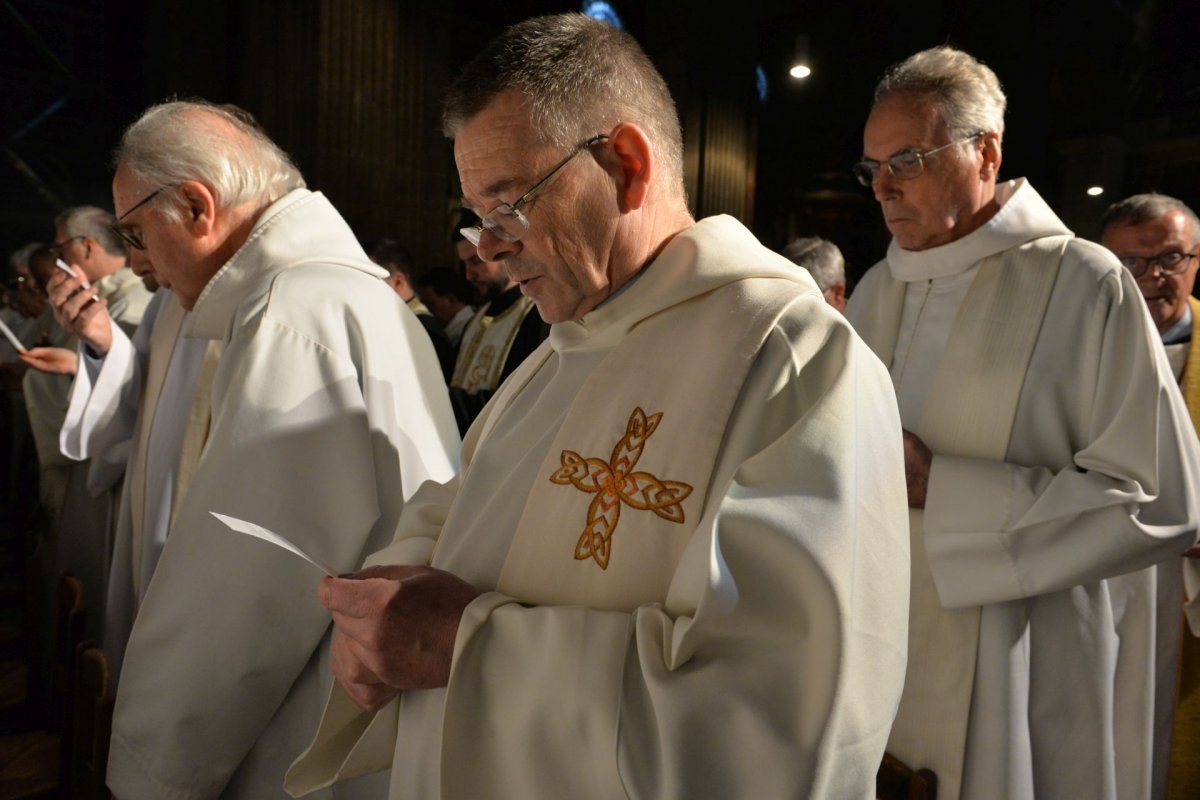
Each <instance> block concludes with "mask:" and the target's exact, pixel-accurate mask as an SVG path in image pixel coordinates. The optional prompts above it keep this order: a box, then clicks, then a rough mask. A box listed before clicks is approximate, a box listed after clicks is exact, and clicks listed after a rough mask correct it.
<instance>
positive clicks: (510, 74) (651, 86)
mask: <svg viewBox="0 0 1200 800" xmlns="http://www.w3.org/2000/svg"><path fill="white" fill-rule="evenodd" d="M509 90H516V91H520V92H522V93H523V94H525V96H526V97H528V98H529V102H530V117H531V121H532V123H533V126H534V128H535V129H536V130H537V132H538V135H539V136H540V137H541V139H542V141H543V142H546V143H549V144H554V145H557V146H559V147H561V148H563V149H564V150H569V149H570V148H573V147H575V146H576V145H578V144H579V143H580V142H582V141H584V140H586V139H588V138H590V137H592V136H594V135H596V134H598V133H607V132H608V131H609V130H611V129H612V128H613V127H615V126H616V125H617V123H619V122H632V123H635V124H637V125H639V126H640V127H642V128H643V129H644V130H645V131H646V135H647V136H648V137H649V139H650V142H651V145H652V146H653V147H654V151H655V154H656V155H657V156H659V157H660V159H661V161H662V166H663V173H664V176H665V179H666V181H667V184H668V185H669V186H670V188H671V189H673V190H676V191H678V192H679V194H680V196H682V194H683V134H682V133H681V130H680V127H679V114H678V112H677V111H676V109H675V101H674V100H673V99H672V98H671V92H670V90H669V89H668V88H667V84H666V82H665V81H664V80H663V78H662V75H660V74H659V72H658V70H657V69H656V68H655V67H654V64H653V63H651V61H650V59H649V57H647V55H646V53H645V52H644V51H643V50H642V48H641V46H640V45H638V43H637V41H636V40H635V39H634V38H633V37H632V36H630V35H629V34H628V33H625V32H624V31H621V30H617V29H616V28H613V27H611V26H609V25H606V24H604V23H603V22H597V21H596V20H594V19H589V18H588V17H585V16H583V15H582V14H558V15H554V16H546V17H534V18H533V19H527V20H525V21H524V22H520V23H518V24H516V25H513V26H512V27H510V28H508V29H507V30H506V31H504V32H503V33H502V34H500V35H499V36H498V37H496V38H495V39H493V40H492V42H491V43H490V44H489V45H488V46H487V47H486V48H484V50H483V51H482V52H480V53H479V54H478V55H477V56H475V58H473V59H472V60H471V61H470V62H469V63H468V64H467V65H466V66H465V67H463V69H462V71H461V72H460V73H459V74H458V77H457V78H455V79H454V82H453V83H452V84H451V85H450V89H449V91H448V93H447V95H446V100H445V102H444V105H443V113H442V130H443V131H444V132H445V134H446V136H448V137H450V138H451V139H453V138H454V137H455V136H456V135H457V134H458V131H459V129H460V128H461V127H462V126H463V125H465V124H466V123H467V122H469V121H470V120H471V119H472V118H473V117H474V116H475V115H476V114H478V113H479V112H481V111H483V110H484V108H486V107H487V106H488V105H489V104H490V103H491V102H492V101H493V100H495V99H496V97H497V96H499V95H500V94H502V93H504V92H506V91H509Z"/></svg>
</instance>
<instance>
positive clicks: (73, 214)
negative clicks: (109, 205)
mask: <svg viewBox="0 0 1200 800" xmlns="http://www.w3.org/2000/svg"><path fill="white" fill-rule="evenodd" d="M114 219H115V218H114V217H113V215H112V214H111V213H110V212H108V211H105V210H104V209H103V208H97V207H96V206H74V207H72V208H68V209H66V210H65V211H63V212H62V213H60V214H59V215H58V216H57V217H55V218H54V226H55V227H56V228H59V227H61V228H62V229H63V231H64V232H65V233H66V234H67V237H68V238H70V237H74V236H90V237H91V238H93V239H95V240H96V241H97V242H98V243H99V244H100V246H101V247H103V248H104V250H105V252H107V253H109V254H110V255H114V256H121V257H122V258H124V257H125V255H126V252H125V242H123V241H122V240H121V237H120V236H117V234H116V233H115V232H114V231H113V229H112V224H113V221H114Z"/></svg>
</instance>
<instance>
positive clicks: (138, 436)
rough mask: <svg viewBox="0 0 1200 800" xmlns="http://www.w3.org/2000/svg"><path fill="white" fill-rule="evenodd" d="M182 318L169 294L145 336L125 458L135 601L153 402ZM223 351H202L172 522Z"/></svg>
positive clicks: (203, 433) (203, 430) (200, 441)
mask: <svg viewBox="0 0 1200 800" xmlns="http://www.w3.org/2000/svg"><path fill="white" fill-rule="evenodd" d="M186 318H187V315H186V313H185V311H184V309H183V306H181V305H180V304H179V300H178V299H177V298H176V297H175V295H174V293H172V294H171V296H170V297H169V298H168V299H167V301H166V302H165V303H164V304H163V307H162V311H160V312H159V315H158V318H157V319H156V320H155V324H154V329H153V330H152V331H151V332H150V355H149V359H148V362H147V365H146V385H145V387H144V389H143V390H142V402H141V405H140V407H139V409H138V418H137V423H136V425H135V427H134V434H133V446H134V449H133V451H132V454H131V458H130V467H129V468H130V480H129V492H130V495H129V510H130V514H129V522H130V528H131V537H130V538H131V547H132V550H131V553H130V556H131V558H132V560H133V572H132V575H131V577H132V579H133V584H134V596H135V597H137V598H139V601H140V598H141V595H142V590H144V588H145V587H144V586H140V587H139V584H140V583H141V578H140V576H141V574H142V560H143V558H144V554H145V549H146V543H145V521H146V459H147V456H148V453H149V442H150V430H151V428H152V427H153V426H154V418H155V415H156V414H157V411H158V400H159V397H160V396H161V395H162V389H163V383H164V382H165V381H166V377H167V370H168V368H169V366H170V364H171V360H172V357H173V356H174V352H175V345H176V343H177V342H178V341H179V337H180V335H181V333H180V329H181V328H182V326H183V322H184V320H185V319H186ZM222 350H223V347H222V345H221V344H220V343H219V342H209V343H208V346H207V348H206V349H205V351H204V361H203V362H202V364H201V367H200V372H199V375H198V376H197V378H196V389H195V391H194V393H193V394H192V403H191V407H190V409H189V412H188V421H187V426H186V428H185V432H184V438H183V446H182V448H181V452H180V456H179V466H178V469H177V472H176V477H175V491H174V493H173V501H172V512H171V521H172V522H173V521H174V519H175V511H176V510H178V508H179V503H180V502H181V500H182V498H183V496H184V494H185V492H186V490H187V483H188V481H189V480H190V479H191V476H192V473H193V472H195V468H196V462H198V461H199V459H200V452H201V450H202V449H203V446H204V441H205V440H206V439H207V438H208V426H209V418H210V416H211V411H210V408H209V405H210V403H209V398H210V396H211V393H212V381H213V375H214V373H215V372H216V366H217V361H218V359H219V358H220V354H221V351H222Z"/></svg>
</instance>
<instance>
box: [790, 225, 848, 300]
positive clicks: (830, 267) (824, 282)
mask: <svg viewBox="0 0 1200 800" xmlns="http://www.w3.org/2000/svg"><path fill="white" fill-rule="evenodd" d="M783 256H784V258H786V259H788V260H789V261H791V262H792V263H794V264H797V265H799V266H801V267H803V268H804V269H806V270H808V271H809V272H810V273H812V276H813V280H814V281H816V282H817V286H818V288H820V290H821V291H822V292H827V291H829V289H830V288H831V287H833V285H834V284H837V283H840V284H842V285H843V286H845V284H846V259H845V257H844V256H842V251H841V250H839V249H838V246H837V245H836V244H834V243H833V242H831V241H829V240H828V239H822V238H820V237H818V236H809V237H805V238H802V239H793V240H792V241H791V242H790V243H788V246H787V247H785V248H783Z"/></svg>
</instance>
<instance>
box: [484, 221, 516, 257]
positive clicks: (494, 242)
mask: <svg viewBox="0 0 1200 800" xmlns="http://www.w3.org/2000/svg"><path fill="white" fill-rule="evenodd" d="M475 249H476V250H478V251H479V257H480V258H482V259H483V260H484V261H503V260H504V259H506V258H512V257H513V256H515V255H516V254H517V253H519V252H521V242H520V241H516V242H506V241H505V240H503V239H501V238H500V237H499V236H497V235H496V234H494V233H492V232H491V231H490V230H488V229H487V228H484V229H483V230H482V231H480V234H479V245H478V246H477V247H476V248H475Z"/></svg>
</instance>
